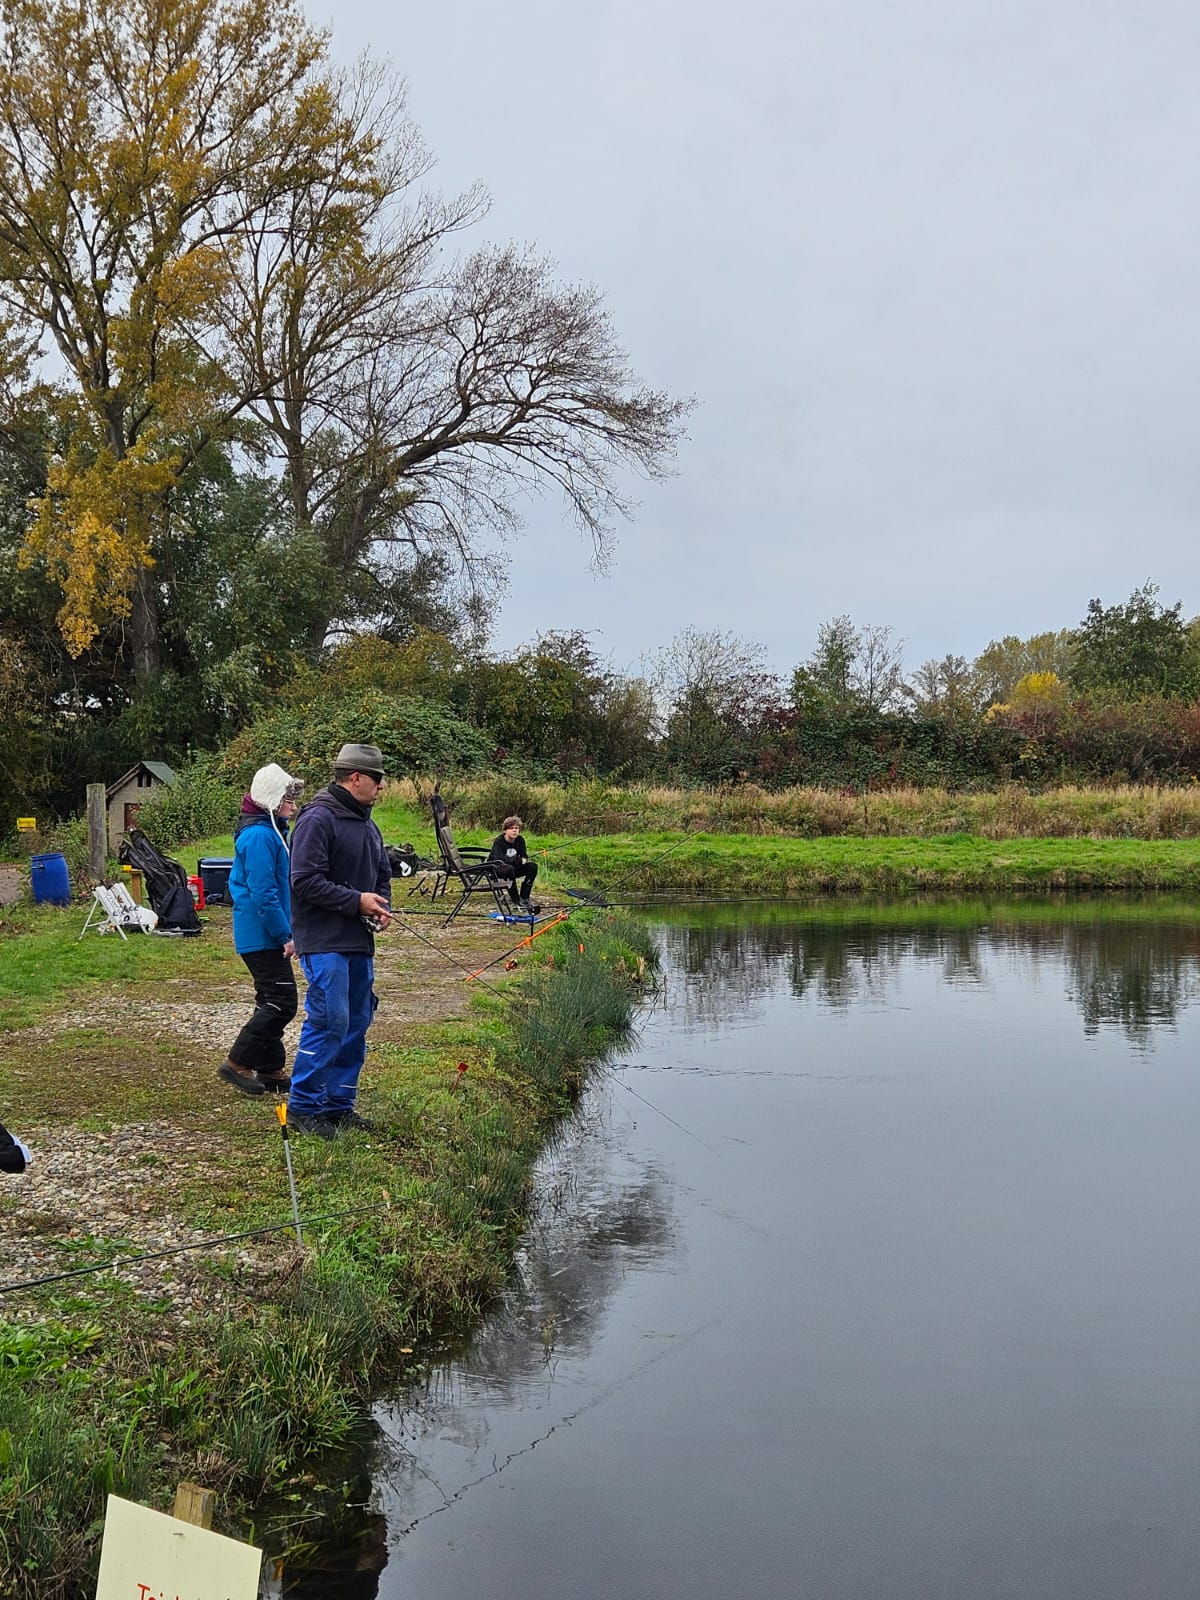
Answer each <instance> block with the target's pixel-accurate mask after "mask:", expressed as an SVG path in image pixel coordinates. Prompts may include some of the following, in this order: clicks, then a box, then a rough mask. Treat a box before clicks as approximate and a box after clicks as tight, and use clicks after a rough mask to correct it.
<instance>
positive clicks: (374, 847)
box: [291, 783, 392, 956]
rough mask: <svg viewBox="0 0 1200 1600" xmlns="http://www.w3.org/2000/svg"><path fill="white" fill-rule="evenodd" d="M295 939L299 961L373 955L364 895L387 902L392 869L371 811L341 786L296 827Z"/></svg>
mask: <svg viewBox="0 0 1200 1600" xmlns="http://www.w3.org/2000/svg"><path fill="white" fill-rule="evenodd" d="M291 879H292V938H293V940H294V941H295V945H296V954H297V955H298V956H312V955H326V954H331V953H336V954H338V955H346V956H355V955H366V956H369V955H374V953H375V935H374V934H373V933H372V932H371V930H370V928H368V927H367V926H366V924H365V923H364V922H363V920H362V917H361V915H360V913H359V902H358V897H359V895H361V894H379V895H382V896H383V898H384V899H385V900H387V899H388V897H389V894H390V891H391V886H392V869H391V867H390V865H389V864H388V858H387V851H386V849H385V848H384V843H383V835H382V834H381V833H380V831H379V829H378V827H377V826H376V825H375V823H374V822H372V821H371V808H370V806H364V805H363V804H362V803H361V802H360V801H358V800H356V799H355V798H354V796H353V795H352V794H351V793H350V791H349V790H348V789H344V788H343V787H342V785H341V784H340V783H331V784H330V785H329V787H328V788H327V789H322V790H321V792H320V794H316V795H314V796H313V798H312V800H311V801H310V802H309V803H308V805H306V806H305V807H304V809H303V811H301V812H300V814H299V816H298V817H297V818H296V820H295V822H294V823H293V824H292V861H291Z"/></svg>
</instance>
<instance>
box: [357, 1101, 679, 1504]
mask: <svg viewBox="0 0 1200 1600" xmlns="http://www.w3.org/2000/svg"><path fill="white" fill-rule="evenodd" d="M598 1098H599V1097H598ZM599 1116H600V1113H599V1111H596V1112H594V1113H593V1114H592V1116H591V1117H589V1116H588V1115H587V1114H584V1115H583V1116H579V1117H576V1118H575V1119H573V1120H572V1122H571V1123H570V1124H568V1125H567V1126H566V1128H565V1130H564V1135H563V1139H562V1142H561V1143H560V1144H559V1145H558V1146H557V1147H556V1148H555V1149H553V1150H552V1151H550V1152H548V1154H547V1156H546V1157H545V1158H544V1159H543V1161H542V1163H541V1166H540V1168H539V1180H538V1194H537V1200H536V1203H535V1206H534V1212H533V1216H532V1218H531V1220H530V1223H529V1226H528V1227H527V1229H526V1231H525V1236H524V1239H523V1241H522V1245H521V1249H520V1251H519V1253H518V1256H517V1261H516V1266H515V1269H514V1273H513V1277H512V1280H511V1282H510V1284H509V1286H508V1287H507V1289H506V1290H505V1292H504V1295H503V1296H502V1298H501V1301H500V1303H499V1304H498V1305H496V1306H495V1307H493V1308H492V1309H490V1310H489V1312H488V1315H487V1316H486V1317H485V1318H484V1319H483V1320H482V1321H481V1322H480V1323H479V1324H478V1326H477V1327H476V1328H475V1330H474V1331H473V1333H472V1334H471V1337H470V1339H469V1340H468V1342H467V1344H466V1345H465V1347H464V1348H463V1350H462V1351H461V1352H459V1353H458V1354H457V1355H456V1357H455V1358H454V1359H453V1360H449V1361H445V1362H441V1363H437V1364H435V1365H434V1366H433V1367H432V1368H431V1369H430V1370H429V1372H428V1374H427V1376H426V1379H425V1382H424V1385H423V1387H422V1388H420V1389H419V1390H414V1391H410V1393H409V1394H408V1395H407V1396H406V1402H407V1403H406V1406H405V1408H404V1410H403V1411H402V1412H401V1411H399V1410H394V1411H390V1412H385V1413H384V1427H385V1430H386V1431H387V1432H388V1433H389V1434H390V1435H391V1436H392V1438H393V1439H394V1440H397V1441H399V1442H400V1443H401V1444H402V1445H403V1444H404V1443H405V1441H413V1440H415V1439H417V1438H420V1437H422V1436H427V1435H429V1434H430V1433H431V1432H436V1434H437V1435H438V1437H439V1438H441V1439H444V1440H449V1441H452V1442H453V1443H454V1444H456V1445H458V1446H461V1447H463V1448H465V1449H466V1450H468V1451H471V1450H478V1449H479V1448H481V1447H482V1446H483V1445H484V1443H485V1442H486V1435H487V1430H488V1415H489V1411H488V1407H487V1406H484V1405H480V1404H478V1403H476V1400H477V1396H478V1392H479V1390H480V1389H481V1388H482V1389H483V1390H484V1391H486V1394H487V1396H488V1400H489V1403H493V1404H494V1403H495V1402H496V1401H497V1400H500V1399H503V1398H507V1397H510V1396H512V1395H517V1396H521V1395H523V1394H527V1393H529V1392H531V1391H533V1390H540V1389H542V1388H544V1387H545V1386H546V1385H547V1384H549V1383H550V1382H552V1380H553V1376H554V1369H555V1366H556V1364H557V1363H558V1361H559V1360H560V1359H562V1358H564V1357H567V1356H570V1357H583V1356H586V1355H587V1353H588V1352H589V1350H590V1349H591V1346H592V1343H593V1341H594V1339H595V1337H596V1334H597V1332H598V1330H599V1328H600V1325H601V1322H602V1320H603V1316H604V1312H605V1310H606V1308H607V1306H608V1305H609V1303H610V1301H611V1299H612V1297H613V1294H614V1292H615V1291H616V1289H617V1288H618V1286H619V1284H620V1282H621V1279H622V1277H623V1275H624V1274H625V1272H626V1271H627V1270H629V1268H630V1267H631V1266H646V1265H650V1264H652V1263H653V1262H655V1261H657V1260H663V1259H668V1258H674V1257H677V1253H678V1248H679V1247H678V1242H677V1240H676V1237H675V1228H674V1214H673V1206H672V1194H673V1191H672V1188H671V1185H670V1183H669V1181H668V1179H667V1178H666V1177H665V1176H664V1174H663V1173H662V1172H661V1171H660V1170H659V1169H658V1167H657V1166H656V1165H655V1164H654V1163H653V1162H651V1163H647V1164H644V1165H641V1166H640V1167H638V1168H637V1169H636V1170H634V1171H632V1172H631V1173H630V1174H629V1175H628V1177H627V1179H626V1180H625V1181H624V1182H622V1181H621V1175H620V1172H619V1170H617V1169H618V1167H619V1163H620V1161H621V1159H622V1157H621V1155H620V1152H619V1149H618V1148H617V1147H616V1146H615V1145H614V1142H613V1141H612V1140H611V1139H610V1138H609V1137H608V1136H607V1132H606V1129H605V1128H604V1127H603V1126H598V1123H597V1121H596V1120H595V1119H597V1118H598V1117H599ZM414 1471H419V1468H418V1467H417V1464H416V1458H415V1457H407V1456H406V1455H405V1454H404V1453H403V1452H402V1453H401V1454H399V1455H396V1456H394V1458H393V1460H392V1461H391V1463H390V1467H389V1471H388V1477H389V1479H390V1481H391V1483H392V1485H393V1487H398V1486H400V1485H401V1484H404V1483H406V1480H407V1479H408V1477H409V1475H410V1474H411V1473H412V1472H414ZM408 1487H409V1488H412V1487H413V1485H412V1484H411V1483H409V1484H408Z"/></svg>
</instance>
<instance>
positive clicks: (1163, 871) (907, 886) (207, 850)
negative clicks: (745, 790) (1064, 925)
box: [187, 785, 1200, 898]
mask: <svg viewBox="0 0 1200 1600" xmlns="http://www.w3.org/2000/svg"><path fill="white" fill-rule="evenodd" d="M397 788H398V789H399V788H402V786H400V785H397ZM557 793H559V794H564V793H569V791H563V790H559V791H557ZM452 798H453V799H454V800H455V810H454V821H455V831H456V834H457V836H458V838H459V839H460V841H461V842H463V843H471V844H480V843H490V841H491V839H492V837H493V836H494V831H495V830H494V827H493V826H491V825H481V824H479V823H478V822H473V821H472V818H473V817H474V816H475V814H476V809H477V806H478V803H479V799H478V795H477V794H473V793H471V792H468V791H464V792H462V793H460V794H457V795H455V796H453V797H452ZM494 798H496V797H494V796H491V795H490V791H489V795H488V804H489V805H491V804H492V800H493V799H494ZM520 798H521V797H520V794H519V793H518V794H516V795H514V796H512V799H513V800H514V802H516V801H519V799H520ZM979 798H982V797H979ZM1143 798H1144V799H1146V803H1147V804H1148V803H1149V802H1148V799H1147V798H1146V797H1145V796H1143ZM1187 798H1188V801H1189V803H1192V802H1193V801H1194V802H1195V803H1196V815H1197V820H1198V822H1200V795H1197V796H1192V795H1191V793H1190V791H1188V792H1187ZM376 814H377V816H378V819H379V822H380V825H381V827H382V828H383V831H384V837H385V838H386V839H388V841H389V842H392V843H398V842H401V841H406V840H408V841H411V842H412V843H414V844H415V845H416V848H417V849H418V850H419V851H425V852H426V853H429V854H433V853H434V845H433V840H432V830H431V827H430V824H429V821H428V818H427V817H425V816H422V814H421V812H420V811H419V810H418V809H417V807H416V805H415V803H413V802H409V801H407V799H406V798H405V797H404V796H403V795H402V794H397V795H394V796H391V797H389V799H388V800H387V801H386V802H385V803H384V804H383V805H381V806H379V807H377V811H376ZM490 814H493V813H489V815H490ZM499 815H500V816H503V815H504V810H503V809H501V810H500V812H499ZM527 833H528V834H529V835H530V843H531V846H532V848H533V850H534V855H535V857H536V859H537V861H538V863H539V866H540V869H541V877H540V878H539V883H538V891H539V893H540V894H546V895H553V894H554V893H555V892H556V891H557V892H560V893H561V891H562V890H563V889H566V888H600V889H606V888H609V887H612V886H616V887H615V894H616V896H617V897H619V898H634V897H637V896H638V895H642V894H647V895H653V896H655V897H664V898H669V897H670V896H671V895H672V894H676V895H680V896H688V895H712V894H716V895H725V896H730V897H733V896H742V895H753V896H764V895H765V896H776V895H778V896H781V897H786V896H797V895H804V896H808V895H828V894H868V895H869V894H882V895H898V894H903V895H909V894H915V893H923V892H931V891H932V892H936V891H942V892H945V893H955V894H960V893H961V894H977V893H986V894H998V895H1020V894H1030V893H1047V892H1051V891H1060V890H1065V891H1075V892H1101V891H1103V892H1110V891H1123V892H1129V891H1139V890H1153V891H1159V892H1171V893H1177V894H1186V893H1195V892H1197V891H1198V890H1200V840H1193V839H1192V838H1191V837H1190V836H1188V837H1183V838H1140V837H1133V836H1122V837H1093V836H1092V835H1090V834H1085V835H1076V836H1069V835H1066V834H1061V835H1059V836H1057V837H1025V836H1020V835H1015V834H1014V835H1011V836H1008V837H1005V838H993V837H986V836H984V835H983V834H981V833H966V832H958V833H947V834H943V835H932V836H928V837H922V836H918V835H917V834H913V835H911V836H908V837H905V836H901V835H897V834H887V833H884V834H876V835H869V836H868V835H852V834H842V835H838V836H822V837H812V838H799V837H792V836H788V835H785V834H782V833H761V832H760V833H741V834H739V833H732V832H707V831H694V830H689V829H684V828H678V829H652V828H646V829H642V828H635V827H630V826H627V827H626V829H625V831H622V832H612V831H599V832H595V833H591V834H587V833H575V834H563V833H557V832H554V831H535V829H534V828H533V826H532V825H527ZM230 850H232V839H231V838H219V839H213V840H208V841H206V842H205V843H204V844H203V845H202V846H200V847H198V849H197V850H196V851H195V852H194V853H193V856H191V857H188V858H187V859H188V862H189V866H190V865H191V864H192V862H193V860H194V857H195V855H201V854H212V855H225V854H228V853H229V851H230Z"/></svg>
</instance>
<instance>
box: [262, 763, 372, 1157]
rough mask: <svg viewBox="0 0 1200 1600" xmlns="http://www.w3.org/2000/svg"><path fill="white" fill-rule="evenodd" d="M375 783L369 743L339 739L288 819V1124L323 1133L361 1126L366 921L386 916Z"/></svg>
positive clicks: (368, 1012) (368, 1003)
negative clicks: (292, 1038) (297, 1022)
mask: <svg viewBox="0 0 1200 1600" xmlns="http://www.w3.org/2000/svg"><path fill="white" fill-rule="evenodd" d="M382 784H383V756H382V754H381V752H380V751H379V749H378V748H377V747H376V746H375V745H373V744H344V745H343V746H342V748H341V749H340V750H339V751H338V754H337V760H336V761H335V762H334V766H333V782H332V783H331V784H330V785H329V787H328V788H327V789H322V790H321V792H320V793H319V794H317V795H314V797H313V799H312V801H311V802H310V804H308V805H307V806H305V807H304V809H303V811H301V813H300V815H299V816H298V817H297V818H296V821H295V824H294V826H293V829H292V860H291V887H292V939H293V941H294V943H295V947H296V954H297V955H298V956H299V958H300V965H301V967H302V968H303V970H304V976H305V978H306V979H307V981H308V991H307V993H306V995H305V998H304V1026H303V1027H302V1029H301V1030H300V1042H299V1044H298V1045H297V1046H296V1057H295V1060H294V1061H293V1063H292V1087H291V1090H290V1092H289V1094H288V1126H289V1128H291V1129H292V1130H293V1131H294V1132H296V1133H311V1134H315V1135H317V1137H319V1138H322V1139H332V1138H334V1137H335V1136H336V1135H337V1134H338V1133H339V1132H342V1131H345V1130H346V1129H352V1128H357V1129H360V1130H369V1128H370V1126H371V1125H370V1123H369V1122H368V1121H367V1120H366V1118H365V1117H361V1116H359V1114H358V1112H357V1111H356V1110H355V1109H354V1101H355V1097H356V1095H357V1093H358V1078H359V1074H360V1072H361V1071H362V1066H363V1062H364V1060H365V1059H366V1054H367V1029H368V1028H369V1027H370V1026H371V1019H372V1017H373V1016H374V1014H375V1006H376V999H375V993H374V988H373V985H374V980H375V962H374V956H375V929H376V928H377V927H379V928H386V927H387V925H388V923H389V921H390V920H391V908H390V906H389V903H388V896H389V893H390V891H391V883H392V873H391V868H390V866H389V865H388V858H387V851H386V850H385V848H384V844H383V835H382V834H381V833H380V831H379V829H378V827H377V826H376V825H375V823H374V822H373V821H372V820H371V807H372V806H373V805H374V803H375V801H376V799H377V798H378V795H379V790H380V788H381V787H382Z"/></svg>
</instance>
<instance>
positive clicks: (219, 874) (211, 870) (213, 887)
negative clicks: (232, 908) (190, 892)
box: [198, 856, 233, 906]
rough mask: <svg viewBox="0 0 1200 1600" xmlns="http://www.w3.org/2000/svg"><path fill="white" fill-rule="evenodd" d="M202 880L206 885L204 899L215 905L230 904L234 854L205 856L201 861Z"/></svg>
mask: <svg viewBox="0 0 1200 1600" xmlns="http://www.w3.org/2000/svg"><path fill="white" fill-rule="evenodd" d="M198 865H199V868H200V882H201V883H202V884H203V885H204V900H205V904H207V903H208V902H209V901H210V900H211V901H212V903H213V905H216V906H219V905H230V904H232V896H231V895H230V893H229V874H230V873H231V872H232V871H233V857H232V856H205V857H204V858H203V860H201V861H200V862H199V863H198Z"/></svg>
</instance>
